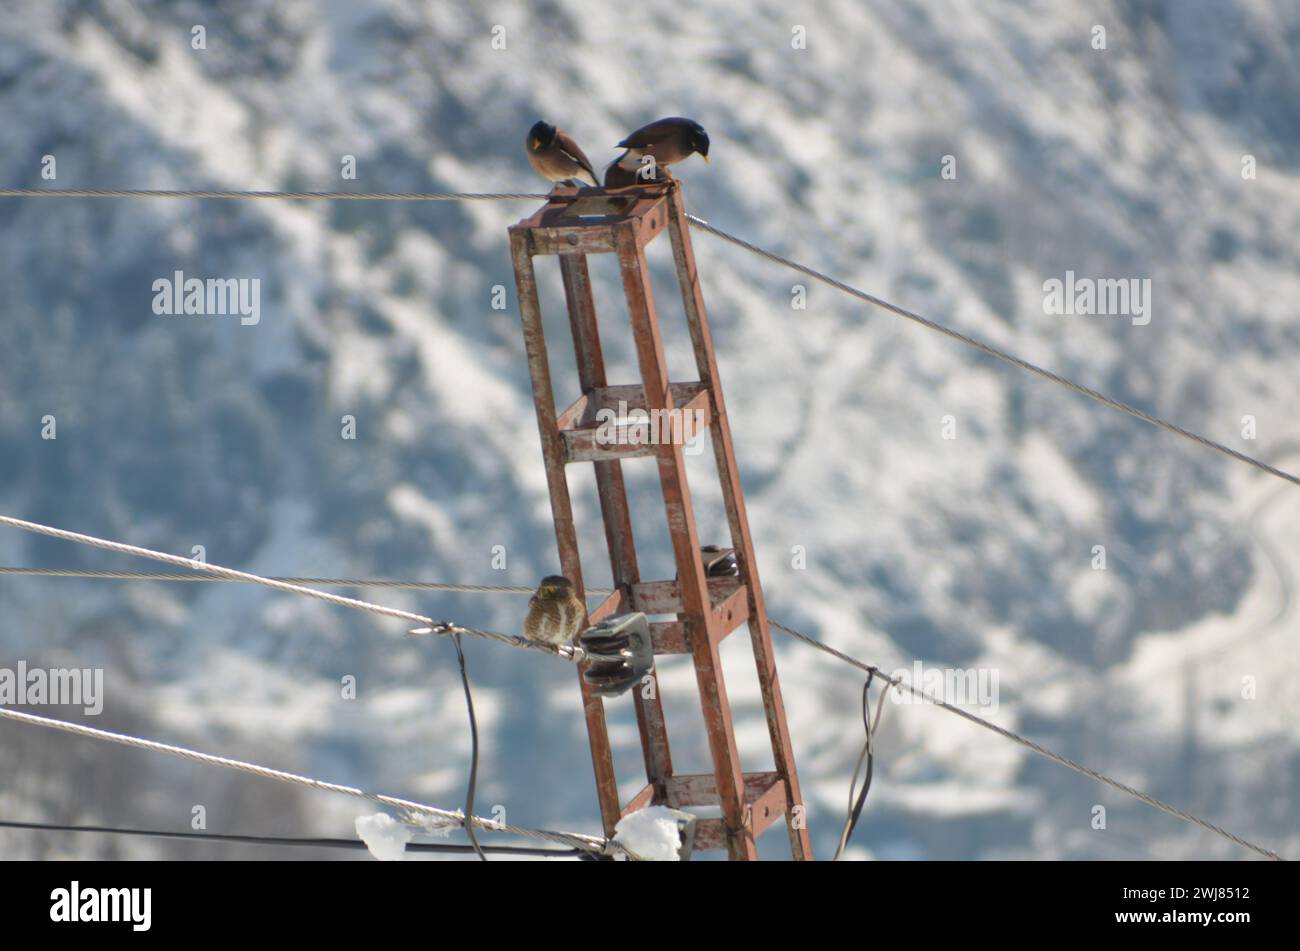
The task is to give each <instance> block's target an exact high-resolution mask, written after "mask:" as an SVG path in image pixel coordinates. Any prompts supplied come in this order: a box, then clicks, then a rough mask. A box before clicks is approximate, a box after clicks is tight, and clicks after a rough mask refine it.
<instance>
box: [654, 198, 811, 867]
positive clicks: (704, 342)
mask: <svg viewBox="0 0 1300 951" xmlns="http://www.w3.org/2000/svg"><path fill="white" fill-rule="evenodd" d="M668 200H669V203H670V214H669V219H668V237H669V241H670V242H671V244H672V249H673V263H674V265H675V266H676V269H677V281H678V284H679V285H680V287H681V291H682V302H683V304H684V305H685V310H686V321H687V324H688V325H689V326H690V332H691V344H692V347H693V349H694V350H695V364H696V368H697V370H698V371H699V374H700V381H701V382H703V383H704V384H705V385H706V386H707V387H708V389H709V392H710V393H711V394H712V396H713V408H712V409H713V424H712V425H711V426H710V427H709V433H710V436H711V438H712V440H713V458H714V460H715V462H716V464H717V467H718V478H719V479H720V480H721V482H722V498H723V502H724V504H725V505H726V509H727V522H728V525H729V526H730V528H731V543H732V547H733V548H735V551H736V563H737V565H738V566H739V568H740V577H741V580H742V581H743V582H744V584H745V588H746V591H747V593H748V599H749V633H750V640H751V642H752V644H753V650H754V663H755V665H756V666H757V669H758V680H759V686H760V688H761V690H762V694H763V709H764V710H765V711H766V714H767V729H768V734H769V736H770V738H771V742H772V755H773V758H774V762H775V765H776V769H777V772H778V773H780V774H781V775H783V776H784V778H785V782H786V799H787V802H788V809H787V811H786V829H787V832H788V834H789V837H790V848H791V852H792V854H793V856H794V858H795V859H796V860H810V859H812V857H813V853H812V841H811V839H810V838H809V835H808V823H807V813H806V810H805V809H804V806H803V795H802V793H801V791H800V789H799V775H798V771H797V770H796V768H795V762H794V747H793V745H792V743H791V740H790V730H789V727H788V725H787V723H786V717H785V703H784V700H783V699H782V697H781V684H780V681H779V679H778V677H777V672H776V653H775V651H774V649H773V647H772V634H771V631H770V629H769V627H768V620H767V609H766V607H765V605H764V603H763V589H762V585H760V584H759V580H758V564H757V561H756V559H755V556H754V540H753V537H752V536H751V535H750V531H749V518H748V516H747V515H746V513H745V495H744V490H743V488H742V487H741V484H740V470H739V468H738V466H737V465H736V453H735V449H734V447H733V445H732V442H731V425H730V423H729V422H728V419H727V407H726V402H725V400H724V399H723V396H722V383H721V379H720V377H719V374H718V364H717V359H716V357H715V356H714V351H713V335H712V333H711V331H710V330H709V318H708V313H707V311H706V310H705V307H704V291H703V289H702V288H701V286H700V276H699V272H698V271H697V270H696V266H695V252H694V249H693V248H692V247H691V235H690V228H689V226H688V224H687V219H686V208H685V203H684V202H683V200H682V190H681V186H680V184H678V183H676V182H674V183H673V187H672V188H671V190H670V192H669V197H668Z"/></svg>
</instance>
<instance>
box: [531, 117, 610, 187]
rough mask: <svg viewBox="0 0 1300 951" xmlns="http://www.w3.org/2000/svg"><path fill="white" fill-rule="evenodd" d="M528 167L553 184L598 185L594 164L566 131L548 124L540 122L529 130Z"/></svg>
mask: <svg viewBox="0 0 1300 951" xmlns="http://www.w3.org/2000/svg"><path fill="white" fill-rule="evenodd" d="M525 144H526V146H527V151H528V164H529V165H531V166H532V167H533V171H535V172H536V173H537V174H538V175H540V176H542V178H545V179H546V180H548V181H552V182H567V181H580V182H586V183H587V184H589V185H595V184H597V182H596V173H595V171H594V170H593V169H592V167H591V162H590V161H589V160H588V159H587V156H586V155H585V154H584V153H583V151H582V149H580V148H578V143H577V142H574V141H573V139H572V138H571V137H570V136H569V135H568V133H566V132H561V131H560V130H559V129H557V128H556V127H555V126H553V125H551V124H550V123H549V122H537V123H535V124H534V125H533V127H532V128H531V129H529V130H528V141H527V142H526V143H525Z"/></svg>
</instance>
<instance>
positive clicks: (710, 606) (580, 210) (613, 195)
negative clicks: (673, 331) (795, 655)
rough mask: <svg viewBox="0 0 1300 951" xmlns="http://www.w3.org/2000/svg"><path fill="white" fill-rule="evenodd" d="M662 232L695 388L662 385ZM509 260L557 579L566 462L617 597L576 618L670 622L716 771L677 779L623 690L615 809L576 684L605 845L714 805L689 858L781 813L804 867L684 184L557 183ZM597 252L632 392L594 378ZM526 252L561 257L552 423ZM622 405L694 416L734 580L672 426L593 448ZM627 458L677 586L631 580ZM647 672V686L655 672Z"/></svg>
mask: <svg viewBox="0 0 1300 951" xmlns="http://www.w3.org/2000/svg"><path fill="white" fill-rule="evenodd" d="M665 229H666V230H667V231H668V237H669V240H670V242H671V244H672V252H673V261H674V263H675V265H676V270H677V279H678V283H679V285H680V288H681V293H682V301H683V303H684V306H685V313H686V319H687V323H688V325H689V329H690V336H691V343H692V347H693V349H694V352H695V363H696V367H697V369H698V372H699V379H698V380H697V381H692V382H683V383H672V382H670V381H669V379H668V370H667V366H666V363H665V359H664V346H663V339H662V337H661V336H660V332H659V321H658V317H657V316H656V313H655V304H654V297H653V295H652V293H651V289H650V274H649V271H648V268H647V266H646V257H645V248H646V245H648V244H649V243H650V242H651V241H652V240H653V239H654V238H655V237H657V236H658V235H659V234H660V233H661V232H663V231H664V230H665ZM510 253H511V257H512V258H513V261H514V271H515V282H516V285H517V287H518V290H519V307H520V311H521V315H522V317H523V329H524V344H525V348H526V350H527V354H528V367H529V371H530V373H531V375H532V386H533V400H534V403H535V404H536V408H537V425H538V428H539V430H540V432H541V441H542V454H543V457H544V459H545V463H546V477H547V483H548V485H549V488H550V497H551V511H552V514H553V516H554V520H555V538H556V542H557V545H558V547H559V554H560V564H561V569H562V571H563V573H564V574H565V575H566V576H567V577H568V578H570V579H571V580H572V581H573V583H574V584H575V585H576V586H577V589H578V595H579V597H583V598H585V593H586V592H585V586H584V584H583V574H582V565H581V561H580V557H579V553H578V538H577V531H576V529H575V527H574V521H573V507H572V503H571V501H570V496H569V486H568V480H567V478H566V474H565V467H566V466H567V465H569V464H570V463H578V462H591V463H593V464H594V465H595V474H596V485H597V490H598V492H599V496H600V509H601V514H602V517H603V519H604V527H605V538H606V541H607V543H608V547H609V559H610V567H611V570H612V574H613V579H614V593H613V594H611V595H610V596H609V597H607V598H606V599H605V600H604V601H603V602H602V603H601V604H600V605H599V606H598V607H597V608H596V609H595V610H593V611H591V613H590V619H589V620H590V622H591V623H593V624H595V623H597V622H599V621H600V620H602V619H603V618H606V617H610V616H612V615H615V614H620V613H623V612H626V611H641V612H644V613H645V614H647V615H675V616H676V620H674V621H668V622H659V623H654V624H652V625H651V634H652V638H653V641H654V649H655V653H656V654H657V655H659V654H690V655H691V657H692V658H693V660H694V665H695V675H696V681H697V683H698V685H699V692H700V703H701V706H702V708H703V712H704V722H705V729H706V730H707V732H708V741H709V751H710V754H711V756H712V760H713V772H712V774H707V773H705V774H695V775H687V774H676V773H674V772H673V767H672V758H671V756H670V753H669V746H668V733H667V729H666V727H665V724H664V713H663V706H662V703H661V701H660V698H659V688H658V683H657V681H656V682H654V683H652V684H651V685H650V686H651V687H652V688H653V689H651V690H647V691H642V690H641V689H634V690H633V698H634V702H635V705H636V716H637V723H638V725H639V727H640V733H641V746H642V752H643V754H644V758H645V772H646V780H647V784H646V786H645V788H644V789H642V790H641V792H640V793H638V794H637V795H635V796H634V797H632V799H631V801H630V802H628V803H627V804H626V805H623V804H621V803H620V800H619V794H618V784H617V781H616V779H615V773H614V761H613V752H612V750H611V748H610V743H609V734H608V729H607V726H606V721H605V707H604V701H603V700H602V699H601V698H600V697H599V696H596V695H595V694H594V693H593V692H592V689H591V688H590V687H589V686H588V685H587V684H586V683H585V681H582V680H581V678H580V681H579V682H580V684H581V687H582V692H583V707H584V710H585V715H586V720H587V732H588V735H589V737H590V740H591V758H592V763H593V765H594V767H595V772H596V793H597V798H598V800H599V803H600V812H601V819H602V822H603V824H604V829H605V834H606V835H612V834H613V831H614V825H615V824H616V823H617V822H618V820H619V819H620V818H621V817H622V816H623V815H626V814H627V813H630V812H633V811H635V810H637V809H641V808H643V807H645V806H648V805H667V806H670V807H673V808H690V807H692V806H717V807H720V809H721V813H722V815H721V818H706V819H701V820H700V821H699V822H698V824H697V831H696V835H695V849H696V850H697V851H698V850H703V849H725V850H726V852H727V853H728V856H729V857H730V858H731V859H733V860H734V859H742V860H744V859H749V860H752V859H756V858H757V845H756V840H757V839H758V837H759V836H760V835H762V834H763V832H765V831H766V830H767V829H768V828H769V827H770V826H771V825H773V824H774V823H775V822H776V821H777V820H778V819H780V818H782V817H783V816H784V817H785V820H786V828H787V832H788V834H789V838H790V848H791V852H792V854H793V856H794V858H795V859H796V860H804V859H811V858H812V857H813V856H812V846H811V843H810V841H809V837H808V829H807V822H806V814H805V811H804V805H803V797H802V795H801V793H800V791H799V778H798V775H797V773H796V771H795V763H794V754H793V751H792V749H791V745H790V731H789V729H788V727H787V725H786V719H785V706H784V704H783V702H782V700H781V688H780V684H779V682H778V680H777V672H776V658H775V655H774V652H773V649H772V638H771V633H770V631H769V628H768V619H767V612H766V610H765V608H764V606H763V592H762V588H761V586H760V585H759V580H758V571H757V566H756V563H755V558H754V546H753V541H752V539H751V537H750V533H749V522H748V520H747V518H746V515H745V500H744V495H743V493H742V490H741V485H740V476H739V474H738V472H737V470H736V456H735V452H734V450H733V448H732V445H731V430H730V427H729V425H728V422H727V410H726V404H725V403H724V401H723V398H722V385H721V381H720V380H719V378H718V366H717V362H716V360H715V359H714V354H713V341H712V337H711V335H710V331H709V322H708V317H707V315H706V313H705V309H704V296H703V293H702V291H701V287H700V279H699V275H698V273H697V271H696V267H695V256H694V253H693V251H692V249H691V236H690V233H689V229H688V223H687V217H686V210H685V207H684V204H683V201H682V192H681V185H680V183H678V182H676V181H671V180H670V181H668V182H665V183H656V184H647V185H634V186H629V187H626V188H615V189H585V190H583V191H578V190H577V189H573V188H564V187H557V188H556V189H555V190H554V191H553V192H552V193H551V194H550V196H548V198H547V201H546V204H545V205H543V206H542V207H541V208H540V209H538V211H537V212H535V213H534V214H533V215H532V216H530V217H528V218H526V219H524V220H523V221H520V222H519V223H518V224H516V225H514V226H513V227H511V228H510ZM609 253H612V254H614V255H616V256H617V258H618V265H619V271H620V273H621V275H622V282H623V290H624V293H625V295H626V297H627V307H628V316H629V318H630V320H631V330H632V337H633V340H634V341H635V345H636V352H637V359H638V363H639V364H640V369H641V378H642V379H641V382H640V383H633V384H631V385H621V386H620V385H615V386H611V385H610V384H609V382H608V381H607V380H606V378H605V363H604V357H603V354H602V351H601V346H600V332H599V328H598V325H597V319H596V310H595V305H594V303H593V300H592V289H591V279H590V276H589V273H588V269H587V256H588V255H589V254H609ZM539 255H555V256H557V257H558V258H559V261H560V273H561V276H562V278H563V282H564V295H565V300H566V303H567V307H568V312H569V324H570V327H571V329H572V334H573V345H574V352H575V354H576V357H577V367H578V385H579V388H580V390H581V393H580V395H579V396H578V398H577V400H576V401H575V402H574V403H573V404H572V405H571V406H569V407H568V409H566V410H564V411H563V412H560V413H557V412H556V406H555V399H554V397H553V395H552V394H553V391H552V388H551V371H550V365H549V361H548V360H547V355H546V340H545V337H544V335H543V330H542V315H541V307H540V304H539V302H538V293H537V280H536V275H535V273H534V270H533V258H534V257H535V256H539ZM620 401H622V402H623V403H624V404H625V406H626V407H629V408H632V409H640V410H644V411H646V412H647V413H654V412H655V411H659V417H660V418H661V419H669V420H671V419H672V418H673V416H674V414H672V412H671V411H673V410H679V411H681V413H679V414H675V415H677V417H678V418H679V419H680V418H692V419H702V420H703V422H704V424H705V425H706V427H707V429H708V431H709V434H710V436H711V439H712V443H713V455H714V459H715V461H716V463H717V469H718V477H719V480H720V482H721V486H722V498H723V501H724V503H725V505H726V510H727V521H728V524H729V527H730V533H731V544H732V546H733V548H734V551H735V558H736V564H737V566H738V569H739V571H738V574H737V576H735V577H721V578H717V577H710V576H709V575H708V571H707V566H706V564H705V556H703V555H702V553H701V545H700V538H699V536H698V533H697V531H696V525H695V513H694V510H693V507H692V504H691V495H690V487H689V486H688V485H687V481H686V467H685V464H684V458H683V443H684V439H683V438H681V437H682V436H683V432H682V430H681V429H680V428H675V429H673V430H672V436H671V438H667V439H662V438H661V439H659V440H657V441H654V442H650V443H648V444H647V443H646V442H638V441H637V440H636V439H635V438H633V439H615V440H608V439H602V438H599V436H598V429H597V419H598V413H599V412H600V410H602V409H610V410H613V411H614V412H615V413H617V412H618V404H619V403H620ZM620 422H621V421H620ZM621 435H626V433H621ZM637 456H652V457H654V459H655V460H656V462H657V464H658V468H659V481H660V485H661V487H662V489H663V499H664V507H665V509H666V511H667V517H668V529H669V534H670V536H671V538H672V547H673V555H674V559H675V561H676V563H677V577H676V579H675V580H668V581H643V580H642V579H641V576H640V573H639V571H638V568H637V556H636V545H635V541H634V538H633V531H632V520H631V517H630V514H629V510H628V499H627V491H626V488H625V486H624V482H623V471H622V463H623V460H625V459H628V458H632V457H637ZM746 622H747V623H748V626H749V633H750V638H751V641H752V643H753V653H754V660H755V664H756V666H757V668H758V678H759V683H760V686H761V690H762V696H763V706H764V708H765V710H766V714H767V726H768V733H769V735H770V738H771V744H772V757H773V762H774V764H775V770H774V771H773V772H751V773H746V772H744V771H743V770H742V769H741V764H740V757H739V755H738V753H737V750H736V737H735V731H734V729H733V726H732V719H731V707H730V705H729V703H728V701H727V690H726V686H725V685H724V683H723V678H722V665H721V659H720V655H719V649H720V646H721V642H722V641H723V639H724V638H726V637H727V636H728V635H729V634H730V633H732V632H733V631H734V630H735V629H736V628H738V627H739V626H740V625H741V624H744V623H746ZM650 676H651V677H652V678H653V677H654V676H655V674H654V673H651V675H650Z"/></svg>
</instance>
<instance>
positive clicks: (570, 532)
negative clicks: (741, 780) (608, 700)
mask: <svg viewBox="0 0 1300 951" xmlns="http://www.w3.org/2000/svg"><path fill="white" fill-rule="evenodd" d="M510 256H511V258H512V259H513V262H514V270H515V286H516V289H517V290H518V292H519V312H520V315H521V317H522V320H523V328H524V350H525V352H526V353H527V355H528V371H529V374H530V375H531V377H532V384H533V404H534V406H535V408H536V410H537V429H538V433H539V434H540V436H541V440H542V458H543V460H544V462H545V464H546V484H547V487H548V488H549V490H550V496H551V515H552V517H553V520H554V522H555V542H556V545H557V547H558V548H559V554H560V570H561V572H562V573H563V574H564V576H565V577H566V578H568V579H569V580H570V581H572V582H573V584H574V587H575V589H576V593H577V595H578V598H579V599H581V600H582V602H583V604H586V589H585V587H584V585H583V580H582V563H581V559H580V557H579V554H578V535H577V530H576V529H575V528H574V523H573V504H572V502H571V500H570V498H569V483H568V478H567V477H566V475H565V471H564V466H565V458H564V441H563V439H562V438H561V436H560V433H559V429H558V428H557V426H556V422H555V397H554V396H553V395H552V393H553V391H552V389H551V369H550V363H549V361H548V360H547V357H546V338H545V336H544V334H543V331H542V314H541V305H540V304H539V302H538V298H537V278H536V275H535V274H534V272H533V258H532V249H531V247H530V243H529V235H528V232H527V231H524V230H521V229H517V228H512V229H510ZM578 685H579V687H580V689H581V690H582V710H583V716H584V717H585V718H586V720H587V735H588V737H589V738H590V740H591V763H592V768H593V769H594V770H595V773H596V798H597V801H598V802H599V804H600V816H601V823H602V825H603V827H604V830H605V835H607V836H610V835H613V834H614V826H615V824H617V822H618V820H619V798H618V778H617V776H616V775H615V773H614V754H613V750H612V749H611V748H610V744H609V728H608V726H607V724H606V722H605V704H604V701H603V700H601V698H600V697H598V696H596V695H595V694H594V693H592V691H591V688H590V687H588V686H587V683H586V681H584V680H583V679H582V674H581V669H580V670H579V674H578Z"/></svg>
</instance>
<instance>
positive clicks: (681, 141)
mask: <svg viewBox="0 0 1300 951" xmlns="http://www.w3.org/2000/svg"><path fill="white" fill-rule="evenodd" d="M618 148H620V149H627V151H626V152H624V153H623V154H622V155H620V156H619V157H618V158H617V159H615V160H614V161H613V162H612V163H611V164H610V167H609V168H608V169H607V170H606V181H605V184H606V185H609V184H610V181H609V175H610V173H611V172H613V173H614V174H615V176H616V178H618V179H619V180H620V181H622V179H623V178H624V176H625V175H626V173H627V172H637V171H638V170H639V169H640V168H642V167H643V163H642V156H646V155H648V156H650V157H651V158H653V159H654V169H655V176H654V178H653V179H650V180H651V181H659V180H661V179H663V178H665V177H671V176H670V175H667V174H666V173H664V174H661V171H660V170H661V169H663V170H666V169H667V168H668V166H669V165H674V164H676V163H677V162H684V161H685V160H686V159H688V158H690V157H691V156H692V155H695V154H696V153H699V156H700V158H702V159H704V161H706V162H707V161H708V160H709V133H707V132H705V131H704V127H703V126H702V125H700V124H699V123H698V122H696V121H695V120H694V119H685V118H683V117H681V116H669V117H668V118H666V119H657V120H656V121H654V122H652V123H650V124H649V125H645V126H642V127H641V128H639V129H637V130H636V131H635V132H633V133H632V134H631V135H629V136H627V138H625V139H624V140H623V141H622V142H620V143H618ZM616 168H617V169H619V171H618V172H615V171H614V170H615V169H616ZM643 180H644V179H643Z"/></svg>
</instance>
